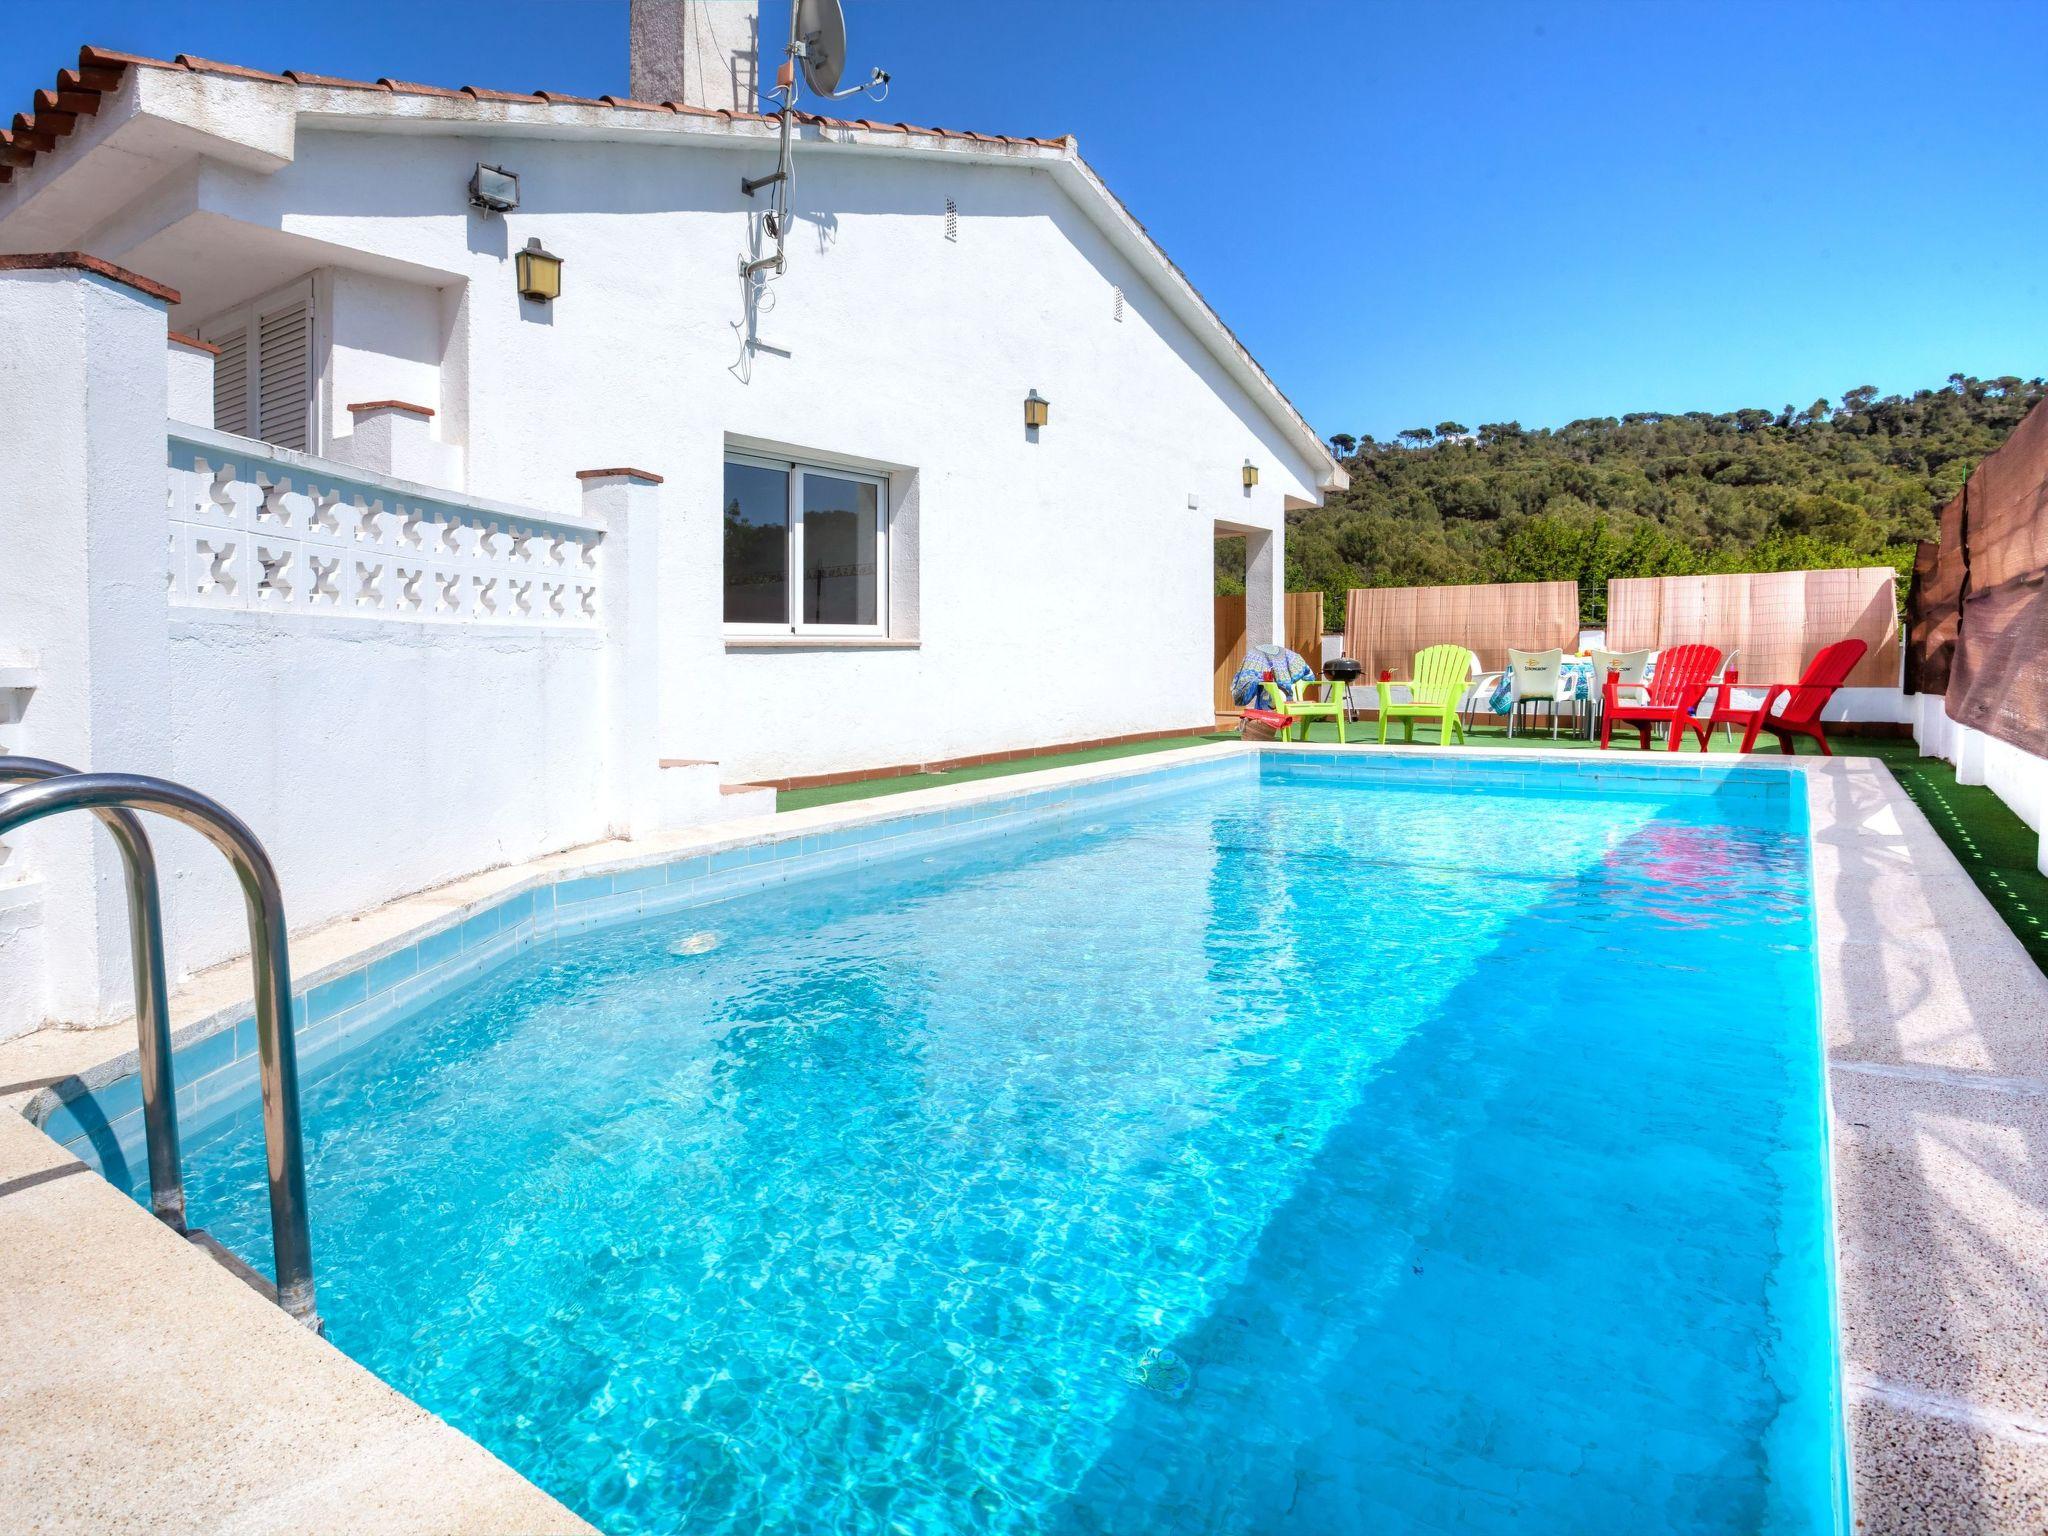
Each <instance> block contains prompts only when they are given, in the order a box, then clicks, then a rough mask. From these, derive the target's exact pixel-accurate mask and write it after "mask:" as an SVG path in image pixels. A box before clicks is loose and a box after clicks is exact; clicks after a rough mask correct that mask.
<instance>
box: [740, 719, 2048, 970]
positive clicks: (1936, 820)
mask: <svg viewBox="0 0 2048 1536" xmlns="http://www.w3.org/2000/svg"><path fill="white" fill-rule="evenodd" d="M1349 732H1350V737H1351V740H1352V741H1353V742H1354V743H1357V742H1371V741H1376V740H1377V739H1378V735H1379V730H1378V727H1377V726H1375V725H1366V724H1360V725H1356V726H1352V727H1350V728H1349ZM1415 735H1416V740H1415V745H1416V746H1417V747H1433V746H1435V745H1437V741H1436V731H1435V730H1434V729H1433V728H1430V727H1419V728H1418V729H1417V730H1416V733H1415ZM1236 739H1237V738H1236V737H1235V735H1228V734H1201V733H1193V734H1190V735H1186V736H1169V737H1163V738H1161V739H1160V740H1157V741H1140V742H1132V743H1129V744H1126V745H1122V746H1113V747H1093V748H1090V749H1089V750H1087V751H1085V752H1060V753H1055V754H1052V755H1050V756H1047V757H1030V758H1021V759H1016V760H1013V761H1011V762H1007V763H984V764H981V765H980V766H978V767H974V768H959V769H955V770H953V771H952V772H949V773H910V774H902V775H899V776H897V777H894V778H875V779H861V780H858V781H856V782H855V783H852V784H835V785H832V786H831V787H830V788H826V789H796V790H783V791H782V792H781V793H780V794H778V795H777V796H776V799H775V808H776V809H777V810H780V811H794V810H801V809H803V808H804V807H806V806H812V805H836V804H838V803H840V802H841V801H845V800H860V799H865V798H866V797H868V796H870V795H895V794H902V793H904V792H905V791H908V790H913V789H930V788H932V787H933V786H934V785H938V784H964V783H968V782H971V781H973V780H975V779H993V778H1001V777H1003V776H1004V775H1007V774H1012V773H1031V772H1035V771H1036V770H1038V769H1040V768H1064V767H1067V766H1069V765H1071V764H1075V763H1099V762H1106V761H1108V760H1109V759H1111V758H1118V757H1133V756H1137V755H1139V754H1141V753H1147V752H1170V751H1172V750H1174V749H1175V748H1179V747H1197V746H1202V745H1205V744H1208V743H1211V742H1217V741H1234V740H1236ZM1308 739H1309V740H1310V741H1314V742H1323V743H1328V744H1329V745H1331V746H1335V745H1336V742H1337V727H1336V724H1335V722H1334V721H1315V722H1312V723H1311V724H1310V726H1309V730H1308ZM1392 739H1393V740H1394V741H1397V742H1398V741H1399V739H1400V738H1399V733H1398V732H1396V733H1394V735H1393V737H1392ZM1469 739H1470V742H1471V744H1472V745H1473V746H1482V747H1530V748H1542V747H1556V748H1559V749H1570V750H1590V749H1592V748H1593V747H1594V746H1595V745H1596V743H1594V742H1590V741H1583V740H1581V739H1579V738H1578V737H1576V736H1568V735H1564V734H1562V733H1561V734H1560V735H1559V736H1558V738H1557V739H1556V740H1555V741H1553V740H1551V736H1550V730H1549V727H1548V726H1547V725H1546V726H1545V727H1543V728H1542V729H1540V730H1531V731H1526V732H1523V733H1521V734H1518V735H1516V736H1514V737H1512V738H1510V737H1509V736H1508V734H1507V731H1506V729H1505V727H1503V726H1501V725H1498V724H1494V723H1491V722H1489V723H1487V724H1483V725H1478V726H1475V727H1473V728H1472V731H1471V735H1470V738H1469ZM1631 739H1633V738H1631ZM1833 741H1834V747H1835V750H1836V752H1838V753H1840V754H1842V755H1844V756H1856V757H1875V758H1880V759H1882V760H1883V761H1884V762H1885V763H1886V764H1887V765H1888V766H1889V767H1890V768H1891V771H1892V773H1893V774H1894V776H1896V777H1897V779H1898V781H1899V784H1900V786H1901V787H1902V788H1903V789H1904V790H1905V791H1906V794H1907V795H1908V796H1909V797H1910V798H1911V799H1912V801H1913V803H1914V804H1915V805H1917V806H1919V807H1920V810H1921V812H1922V813H1923V814H1924V815H1925V816H1926V817H1927V819H1928V821H1929V822H1931V823H1932V824H1933V826H1934V830H1935V831H1936V832H1937V833H1939V834H1940V836H1941V840H1942V841H1943V842H1944V843H1946V844H1948V847H1949V851H1950V852H1951V853H1953V854H1954V855H1955V856H1956V859H1957V861H1958V862H1959V863H1960V864H1961V865H1962V866H1963V868H1964V869H1965V870H1966V871H1968V872H1969V875H1970V878H1971V879H1972V880H1974V881H1975V882H1976V884H1977V888H1978V889H1979V890H1980V891H1982V892H1983V893H1984V895H1985V897H1986V899H1987V900H1989V901H1990V903H1991V905H1992V906H1993V908H1995V909H1996V910H1997V912H1998V915H1999V916H2000V917H2002V918H2004V919H2005V922H2006V926H2007V927H2009V928H2011V929H2012V931H2013V933H2014V934H2015V935H2016V936H2017V937H2018V939H2019V941H2020V943H2021V944H2022V945H2024V946H2025V947H2026V950H2027V953H2028V954H2029V955H2031V956H2033V959H2034V963H2035V964H2036V965H2038V966H2039V967H2040V968H2041V969H2042V970H2043V971H2044V972H2048V875H2043V874H2042V873H2041V872H2040V870H2039V869H2038V868H2037V867H2036V865H2035V858H2036V850H2037V849H2038V847H2039V846H2040V839H2039V837H2038V836H2037V834H2036V833H2035V832H2034V831H2033V829H2032V828H2030V827H2029V826H2028V825H2027V824H2026V823H2025V822H2023V821H2021V820H2020V819H2019V817H2018V816H2017V815H2015V814H2014V813H2013V811H2012V809H2011V808H2010V807H2009V806H2007V805H2006V803H2005V802H2004V801H2003V800H2000V799H1999V798H1998V796H1996V795H1995V794H1993V793H1992V792H1991V791H1990V790H1988V789H1985V788H1983V787H1982V786H1979V785H1964V784H1958V783H1957V782H1956V774H1955V769H1954V768H1952V767H1951V766H1949V764H1947V763H1945V762H1943V761H1942V760H1941V759H1939V758H1933V757H1922V756H1920V749H1919V748H1918V747H1917V746H1916V745H1914V743H1912V742H1911V741H1901V740H1893V739H1889V738H1880V737H1868V736H1837V737H1834V738H1833ZM1712 750H1713V751H1714V752H1716V753H1732V752H1734V750H1735V743H1734V742H1732V741H1730V740H1729V739H1728V738H1727V737H1725V736H1724V735H1723V734H1722V733H1721V732H1719V731H1716V732H1715V733H1714V738H1713V747H1712ZM1811 750H1812V749H1811V747H1810V746H1809V745H1808V744H1806V743H1801V745H1800V751H1801V752H1802V753H1804V752H1809V751H1811ZM1653 752H1654V755H1656V756H1659V757H1665V758H1669V757H1673V756H1678V757H1688V756H1695V755H1697V754H1696V752H1695V750H1694V749H1693V747H1692V746H1691V745H1690V744H1688V745H1687V747H1686V749H1685V750H1684V752H1682V753H1677V754H1673V753H1670V752H1667V751H1666V750H1665V749H1664V748H1663V747H1662V746H1659V747H1657V748H1655V749H1653ZM1771 755H1773V756H1775V755H1776V754H1775V752H1774V753H1772V754H1771Z"/></svg>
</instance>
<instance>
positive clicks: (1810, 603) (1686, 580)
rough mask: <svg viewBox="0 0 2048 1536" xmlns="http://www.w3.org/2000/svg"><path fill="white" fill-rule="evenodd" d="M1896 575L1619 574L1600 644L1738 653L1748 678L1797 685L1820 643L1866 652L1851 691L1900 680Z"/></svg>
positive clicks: (1881, 570) (1877, 571)
mask: <svg viewBox="0 0 2048 1536" xmlns="http://www.w3.org/2000/svg"><path fill="white" fill-rule="evenodd" d="M1897 579H1898V578H1897V574H1896V573H1895V572H1894V571H1893V570H1892V569H1891V567H1890V566H1871V567H1869V568H1867V569H1859V570H1840V571H1761V572H1750V573H1744V574H1738V575H1728V576H1624V577H1619V578H1617V579H1616V580H1613V581H1610V582H1609V583H1608V584H1607V644H1608V647H1609V648H1610V649H1612V650H1617V651H1643V650H1653V651H1661V650H1663V649H1664V648H1665V647H1667V646H1673V645H1712V646H1717V647H1719V648H1720V649H1721V650H1722V651H1723V652H1730V651H1734V652H1738V653H1739V654H1737V655H1736V657H1735V670H1736V671H1737V672H1738V673H1739V674H1740V675H1741V676H1742V678H1743V679H1744V680H1745V681H1747V682H1752V683H1759V684H1761V683H1789V682H1792V681H1794V680H1795V679H1796V678H1797V677H1798V676H1799V674H1800V673H1801V672H1803V671H1805V670H1806V664H1807V663H1808V662H1809V661H1811V660H1812V659H1813V654H1814V652H1815V651H1818V650H1819V649H1820V648H1821V647H1822V646H1824V645H1829V644H1832V643H1833V642H1834V641H1837V640H1843V639H1846V638H1848V637H1849V636H1851V635H1854V636H1857V637H1858V638H1860V639H1861V640H1862V641H1863V642H1864V644H1866V645H1867V646H1869V647H1870V649H1869V650H1868V651H1866V652H1865V653H1864V657H1863V660H1862V661H1860V662H1858V663H1857V664H1856V670H1855V671H1854V672H1851V673H1850V674H1849V686H1851V687H1854V688H1895V687H1897V686H1898V682H1899V611H1898V595H1897V591H1896V586H1897Z"/></svg>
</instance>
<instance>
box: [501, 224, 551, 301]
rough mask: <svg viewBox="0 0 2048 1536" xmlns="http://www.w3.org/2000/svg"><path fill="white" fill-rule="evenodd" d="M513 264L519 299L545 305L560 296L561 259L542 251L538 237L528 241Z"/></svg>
mask: <svg viewBox="0 0 2048 1536" xmlns="http://www.w3.org/2000/svg"><path fill="white" fill-rule="evenodd" d="M513 262H514V265H516V266H517V267H518V269H519V297H521V298H522V299H539V300H540V301H541V302H542V303H543V304H545V303H547V302H548V300H550V299H558V298H560V297H561V296H562V258H561V257H559V256H550V255H549V254H548V253H547V252H546V251H544V250H542V249H541V246H540V237H539V236H537V235H536V236H535V237H534V238H533V239H531V240H528V241H527V242H526V249H525V250H523V251H521V252H519V253H518V255H517V256H515V257H514V258H513Z"/></svg>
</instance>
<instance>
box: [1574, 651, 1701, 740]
mask: <svg viewBox="0 0 2048 1536" xmlns="http://www.w3.org/2000/svg"><path fill="white" fill-rule="evenodd" d="M1720 665H1721V653H1720V651H1718V650H1716V649H1715V648H1714V647H1713V646H1711V645H1674V646H1672V647H1670V648H1669V649H1668V650H1663V651H1659V652H1658V653H1657V662H1656V665H1655V666H1654V667H1652V668H1651V670H1650V681H1649V694H1650V697H1649V700H1648V701H1647V702H1646V703H1642V704H1624V703H1622V702H1621V699H1620V697H1619V693H1618V689H1619V687H1620V681H1621V678H1620V674H1619V673H1616V672H1612V671H1610V672H1609V673H1608V674H1607V680H1606V681H1605V682H1604V683H1603V684H1602V685H1601V694H1600V745H1601V746H1602V747H1605V746H1606V745H1607V738H1608V735H1609V733H1610V732H1612V731H1613V729H1614V726H1615V723H1616V722H1617V721H1618V722H1620V723H1621V724H1623V725H1633V726H1634V727H1635V728H1636V732H1637V734H1638V735H1639V736H1641V738H1642V743H1641V744H1642V748H1643V750H1644V751H1646V752H1647V751H1648V750H1649V748H1650V728H1651V727H1652V726H1657V725H1662V726H1665V727H1667V728H1668V729H1669V732H1670V740H1669V742H1668V743H1667V744H1668V745H1669V746H1670V748H1671V750H1672V751H1674V752H1676V751H1677V750H1678V746H1679V743H1680V742H1682V741H1684V740H1685V733H1686V731H1687V730H1694V731H1697V732H1699V737H1700V750H1701V751H1702V752H1704V751H1705V750H1706V749H1707V722H1706V721H1704V720H1696V719H1694V718H1693V713H1692V712H1693V711H1694V710H1695V709H1697V708H1699V702H1700V700H1701V699H1702V698H1704V697H1706V692H1707V688H1708V685H1709V684H1711V683H1712V682H1713V680H1714V669H1715V668H1717V667H1719V666H1720Z"/></svg>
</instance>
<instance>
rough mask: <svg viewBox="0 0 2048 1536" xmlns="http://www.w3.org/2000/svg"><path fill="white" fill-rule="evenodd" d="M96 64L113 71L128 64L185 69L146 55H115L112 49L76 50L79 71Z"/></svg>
mask: <svg viewBox="0 0 2048 1536" xmlns="http://www.w3.org/2000/svg"><path fill="white" fill-rule="evenodd" d="M96 64H100V65H111V66H113V67H114V68H115V69H121V68H124V67H125V66H127V65H130V64H142V65H146V66H148V67H149V68H151V69H183V68H184V67H185V66H184V65H182V64H178V63H174V62H173V61H171V60H170V59H152V58H151V57H150V56H149V55H148V54H146V53H117V52H116V51H115V50H113V49H112V48H95V47H93V46H92V45H91V44H87V45H86V46H85V47H83V48H81V49H79V50H78V67H79V68H80V69H90V68H92V67H93V66H94V65H96Z"/></svg>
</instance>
